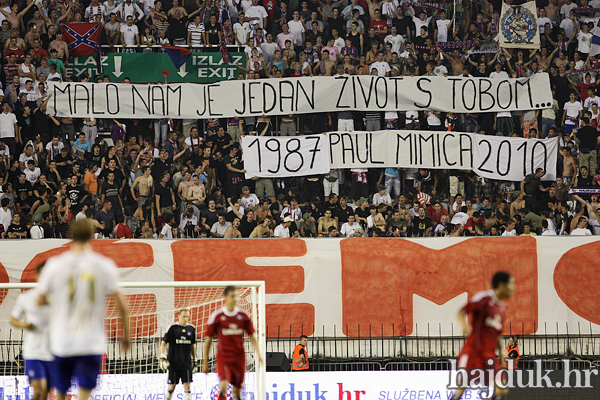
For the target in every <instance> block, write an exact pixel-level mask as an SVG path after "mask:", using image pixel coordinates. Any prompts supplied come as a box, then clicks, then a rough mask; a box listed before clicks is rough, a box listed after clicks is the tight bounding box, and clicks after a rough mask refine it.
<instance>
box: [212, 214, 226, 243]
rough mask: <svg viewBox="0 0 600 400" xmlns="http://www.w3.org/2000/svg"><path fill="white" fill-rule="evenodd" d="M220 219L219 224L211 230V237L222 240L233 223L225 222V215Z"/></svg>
mask: <svg viewBox="0 0 600 400" xmlns="http://www.w3.org/2000/svg"><path fill="white" fill-rule="evenodd" d="M218 218H219V219H218V220H217V222H215V223H214V224H213V226H212V227H211V228H210V236H211V237H215V238H222V237H223V236H225V231H227V228H228V227H229V226H231V222H229V221H225V216H224V215H219V217H218Z"/></svg>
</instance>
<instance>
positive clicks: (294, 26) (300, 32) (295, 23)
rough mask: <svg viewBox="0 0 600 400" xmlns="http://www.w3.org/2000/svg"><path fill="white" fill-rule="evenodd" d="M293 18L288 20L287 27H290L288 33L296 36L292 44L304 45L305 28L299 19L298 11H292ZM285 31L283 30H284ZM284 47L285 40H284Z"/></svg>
mask: <svg viewBox="0 0 600 400" xmlns="http://www.w3.org/2000/svg"><path fill="white" fill-rule="evenodd" d="M292 16H293V18H294V19H293V20H292V21H288V23H287V24H288V27H289V28H290V33H292V34H293V35H294V36H295V37H296V43H294V46H297V47H303V46H304V37H305V32H306V30H305V29H304V23H303V22H302V21H300V13H299V12H298V11H294V14H292ZM284 32H285V31H284ZM284 48H285V42H284Z"/></svg>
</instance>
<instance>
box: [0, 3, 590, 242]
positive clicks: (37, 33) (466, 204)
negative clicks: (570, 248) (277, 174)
mask: <svg viewBox="0 0 600 400" xmlns="http://www.w3.org/2000/svg"><path fill="white" fill-rule="evenodd" d="M0 3H1V5H0V6H3V7H4V8H0V22H1V28H0V39H2V40H1V41H0V46H2V54H3V57H2V63H3V67H2V72H3V73H2V83H3V89H4V90H3V94H4V96H3V104H2V108H3V110H2V113H1V114H0V188H1V189H0V198H1V199H0V206H1V207H0V235H1V236H2V237H3V238H10V239H16V238H53V237H55V238H61V237H67V234H68V231H69V224H70V223H71V221H73V220H78V219H81V218H92V219H93V220H94V223H95V224H96V227H97V236H98V237H106V238H108V237H116V238H123V237H126V238H129V237H136V238H153V237H154V238H179V237H217V238H220V237H226V238H229V237H272V236H276V237H288V236H291V237H294V236H306V237H338V236H343V237H358V236H392V237H405V236H445V235H449V236H460V235H471V236H484V235H489V236H500V235H502V236H515V235H535V234H542V235H550V234H552V235H554V234H571V235H589V234H592V233H593V234H600V224H599V223H598V216H597V215H598V212H599V211H600V210H599V207H600V203H599V202H598V196H597V195H587V196H584V195H582V196H581V197H580V196H577V195H574V196H572V195H570V194H569V189H570V188H571V187H596V186H598V176H597V175H596V173H597V172H598V171H597V165H598V163H597V147H598V141H599V139H598V138H599V134H598V130H597V128H598V115H599V114H600V111H599V109H598V107H599V105H600V97H599V96H597V94H596V91H597V89H596V78H597V73H598V72H599V71H600V66H599V65H598V57H597V56H596V55H595V54H594V53H595V52H594V51H593V47H594V46H595V45H594V40H593V38H594V35H593V34H592V33H591V31H592V30H593V28H594V27H595V26H596V24H597V22H598V19H599V17H600V8H599V7H600V5H598V4H597V3H600V1H598V0H594V1H591V2H589V3H588V1H587V0H581V1H580V3H575V2H572V1H571V0H566V1H565V0H560V1H557V0H550V1H547V0H546V1H544V0H539V1H537V7H538V25H539V29H540V32H541V46H540V48H539V49H533V50H524V49H501V50H500V49H499V47H498V35H499V29H500V9H501V2H500V1H491V2H489V1H486V0H483V1H469V0H458V1H456V2H446V1H441V2H435V3H420V2H414V1H412V0H411V1H406V2H400V3H399V2H398V1H397V0H383V1H379V2H378V1H369V0H350V1H347V0H342V1H340V2H335V3H334V2H332V1H331V0H325V2H321V1H318V0H315V1H313V0H306V1H305V0H292V1H289V2H286V1H279V0H262V1H259V0H252V1H248V0H242V1H241V2H237V1H235V0H222V1H216V2H213V1H212V0H205V1H204V2H200V1H196V2H194V1H193V0H191V1H188V0H184V1H182V4H179V1H178V0H162V1H159V0H155V1H145V2H139V3H136V2H132V1H131V0H126V1H125V2H119V1H116V0H107V1H106V2H104V3H99V2H98V0H91V3H89V2H86V1H82V2H80V1H65V2H63V1H57V0H43V1H32V0H28V1H26V2H25V3H22V2H13V3H12V4H11V3H10V1H9V0H0ZM513 3H514V2H513ZM455 4H456V9H454V8H453V7H454V5H455ZM94 21H96V22H101V23H102V24H103V31H102V35H101V39H100V40H101V43H102V44H105V45H110V46H114V45H125V46H129V48H127V49H125V50H130V51H135V50H136V46H140V47H142V46H143V47H144V48H143V50H144V51H152V50H153V47H150V46H153V45H157V44H158V45H165V44H175V45H188V46H190V47H192V48H194V49H200V50H203V51H215V50H216V49H218V46H219V43H220V42H221V41H223V42H224V43H225V44H227V45H238V46H240V47H241V48H243V49H244V51H245V52H246V54H247V56H248V57H247V63H246V65H238V66H239V67H240V68H241V69H242V70H243V71H244V72H245V73H243V74H239V76H237V77H230V79H280V78H282V77H300V76H312V75H329V76H331V75H336V74H373V75H379V76H383V75H385V76H400V75H403V76H420V75H429V76H433V75H437V76H473V77H493V78H517V77H525V76H530V75H532V74H536V73H540V72H548V73H549V74H550V81H551V85H552V91H553V95H554V104H553V106H552V108H548V109H544V110H541V111H535V110H534V111H522V112H501V113H480V114H470V113H468V114H454V113H451V112H448V113H440V112H437V111H435V110H427V111H407V112H385V113H383V112H375V111H370V112H362V113H361V112H352V111H346V112H340V113H337V114H334V113H317V114H311V115H284V116H279V117H268V116H262V117H257V118H243V119H242V118H228V119H221V120H219V119H209V120H179V121H177V120H176V121H172V120H170V119H160V120H153V121H149V120H127V121H125V120H116V119H115V120H97V119H94V118H85V119H82V120H79V119H73V118H57V117H54V116H52V115H48V114H47V112H46V106H47V103H48V101H49V99H50V97H51V95H50V94H48V93H47V91H46V90H47V82H48V81H49V80H55V81H63V80H70V81H79V80H80V81H88V80H90V77H89V76H87V75H86V74H85V73H84V74H81V75H80V76H67V73H66V71H67V69H66V67H65V65H68V62H69V50H68V46H67V43H66V42H65V41H64V39H63V37H62V32H61V24H62V23H76V22H94ZM140 31H143V32H144V33H142V34H141V35H140V33H139V32H140ZM167 78H168V77H167V76H165V81H167ZM95 79H96V81H107V80H109V79H110V78H109V77H107V76H97V77H96V78H95ZM123 82H125V83H129V82H130V80H129V79H128V78H125V79H124V80H123ZM355 129H356V130H380V129H426V130H451V131H466V132H474V133H477V134H487V135H504V136H518V137H526V138H546V137H553V138H556V140H557V141H558V142H559V145H560V149H561V150H560V154H559V159H558V163H557V164H558V165H557V171H558V172H557V179H556V181H555V182H548V181H542V180H541V178H542V177H543V175H544V174H545V171H543V170H538V171H536V172H535V173H534V174H531V175H529V176H527V177H526V178H525V179H524V181H522V182H508V181H495V180H492V179H483V178H481V177H478V176H476V175H475V174H474V173H473V172H472V171H463V170H449V171H445V170H417V169H407V168H404V169H400V168H385V169H368V170H367V169H364V170H363V169H360V170H332V171H330V173H328V174H327V175H324V176H307V177H303V178H281V179H265V178H252V179H248V180H247V179H245V176H244V172H245V170H244V166H243V159H242V155H241V150H240V146H239V142H240V140H243V138H244V137H246V136H247V135H287V136H291V135H297V134H314V133H319V132H325V131H332V130H355ZM106 131H110V137H111V139H110V140H109V139H108V138H105V136H104V135H102V134H101V133H102V132H106ZM99 133H100V134H99Z"/></svg>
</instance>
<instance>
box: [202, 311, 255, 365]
mask: <svg viewBox="0 0 600 400" xmlns="http://www.w3.org/2000/svg"><path fill="white" fill-rule="evenodd" d="M244 333H247V334H248V335H251V334H253V333H254V326H253V325H252V321H251V320H250V317H249V316H248V314H247V313H246V311H244V310H242V309H240V308H236V309H235V310H233V311H232V312H228V311H227V309H226V308H225V307H222V308H221V309H219V310H217V311H215V312H213V313H212V314H211V316H210V318H209V320H208V327H207V328H206V336H217V337H218V338H219V340H218V342H217V363H219V362H242V363H243V364H245V361H244V360H245V353H244Z"/></svg>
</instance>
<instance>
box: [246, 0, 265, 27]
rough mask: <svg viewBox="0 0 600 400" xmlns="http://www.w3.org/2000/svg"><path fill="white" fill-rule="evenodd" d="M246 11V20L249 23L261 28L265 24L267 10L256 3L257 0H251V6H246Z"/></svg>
mask: <svg viewBox="0 0 600 400" xmlns="http://www.w3.org/2000/svg"><path fill="white" fill-rule="evenodd" d="M245 12H246V20H247V21H248V22H250V25H254V26H256V25H258V26H260V27H261V28H262V29H265V26H267V16H268V15H269V14H267V10H265V8H264V7H263V6H261V5H258V0H252V6H250V7H248V9H247V10H245Z"/></svg>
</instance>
